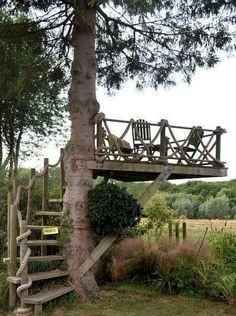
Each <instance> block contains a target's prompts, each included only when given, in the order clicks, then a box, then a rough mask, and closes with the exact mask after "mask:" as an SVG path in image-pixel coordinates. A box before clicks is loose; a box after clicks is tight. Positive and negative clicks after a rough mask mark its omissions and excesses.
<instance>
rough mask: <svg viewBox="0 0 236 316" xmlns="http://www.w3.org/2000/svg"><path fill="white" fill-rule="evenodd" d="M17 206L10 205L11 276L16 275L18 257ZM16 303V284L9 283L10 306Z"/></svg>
mask: <svg viewBox="0 0 236 316" xmlns="http://www.w3.org/2000/svg"><path fill="white" fill-rule="evenodd" d="M16 237H17V206H16V205H14V204H12V205H11V207H10V240H9V243H10V249H9V252H10V262H9V276H15V275H16V270H17V266H16V257H17V245H16ZM15 305H16V285H15V284H13V283H11V282H10V283H9V306H10V307H15Z"/></svg>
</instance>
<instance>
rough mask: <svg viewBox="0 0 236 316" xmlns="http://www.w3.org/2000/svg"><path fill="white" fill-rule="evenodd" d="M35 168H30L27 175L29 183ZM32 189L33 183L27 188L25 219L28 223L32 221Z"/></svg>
mask: <svg viewBox="0 0 236 316" xmlns="http://www.w3.org/2000/svg"><path fill="white" fill-rule="evenodd" d="M35 173H36V171H35V169H33V168H32V169H30V176H29V183H30V182H31V179H32V178H33V177H34V176H35ZM33 190H34V185H33V186H32V188H30V189H29V190H28V200H27V215H26V220H27V223H28V224H30V223H31V222H32V216H33Z"/></svg>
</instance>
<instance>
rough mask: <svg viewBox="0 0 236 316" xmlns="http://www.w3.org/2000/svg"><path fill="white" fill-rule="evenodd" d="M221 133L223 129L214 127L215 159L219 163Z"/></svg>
mask: <svg viewBox="0 0 236 316" xmlns="http://www.w3.org/2000/svg"><path fill="white" fill-rule="evenodd" d="M222 133H223V129H222V128H221V127H220V126H217V127H216V130H215V134H216V159H217V160H219V161H220V158H221V157H220V151H221V135H222Z"/></svg>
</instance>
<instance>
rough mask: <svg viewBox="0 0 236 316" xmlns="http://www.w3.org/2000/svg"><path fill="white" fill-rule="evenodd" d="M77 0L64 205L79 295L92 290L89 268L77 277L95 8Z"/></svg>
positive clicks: (88, 238) (86, 184)
mask: <svg viewBox="0 0 236 316" xmlns="http://www.w3.org/2000/svg"><path fill="white" fill-rule="evenodd" d="M86 3H87V1H85V0H82V1H80V4H79V8H77V10H76V13H75V18H74V29H73V36H72V44H73V47H74V60H73V63H72V70H71V74H72V83H71V87H70V91H69V111H70V119H71V127H72V128H71V138H70V141H69V142H68V144H67V146H66V149H65V156H64V164H65V179H66V192H65V195H64V208H65V209H66V210H68V211H69V214H70V217H71V219H72V221H73V233H72V235H71V241H70V243H69V245H68V247H67V251H66V253H67V260H68V268H69V274H70V278H71V281H72V283H73V284H74V286H75V288H76V289H77V290H78V291H79V292H80V294H82V295H86V294H87V293H88V292H89V291H96V290H97V284H96V281H95V278H94V273H93V271H89V272H88V273H87V274H86V275H85V276H84V277H83V278H80V273H79V267H80V266H81V264H82V262H83V261H84V260H85V258H86V257H87V256H88V255H89V254H90V252H91V251H92V249H93V242H92V235H91V229H90V225H89V223H88V222H87V219H86V216H87V214H88V208H87V199H88V191H89V190H90V189H91V186H92V179H93V174H92V171H91V170H89V169H87V165H86V161H88V160H94V124H93V122H92V119H93V117H94V116H95V114H96V113H97V112H98V110H99V104H98V102H97V100H96V90H95V87H96V59H95V19H96V9H95V8H92V7H88V6H87V4H86Z"/></svg>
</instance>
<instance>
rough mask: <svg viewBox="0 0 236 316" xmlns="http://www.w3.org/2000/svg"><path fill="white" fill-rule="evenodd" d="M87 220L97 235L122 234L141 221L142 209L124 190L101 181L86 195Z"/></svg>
mask: <svg viewBox="0 0 236 316" xmlns="http://www.w3.org/2000/svg"><path fill="white" fill-rule="evenodd" d="M88 208H89V215H88V220H89V222H90V223H91V226H92V229H93V231H94V232H95V233H96V234H97V235H99V236H104V235H106V234H123V233H124V232H125V231H127V230H128V229H130V228H132V227H134V226H135V225H136V224H137V223H138V222H139V221H140V219H141V213H142V207H141V206H140V204H139V203H138V202H137V200H135V199H134V198H133V197H132V195H130V194H129V193H128V192H126V191H125V189H123V188H120V187H118V186H117V185H115V184H113V183H109V182H106V181H103V182H102V183H101V184H99V185H97V186H96V187H95V188H93V189H92V190H91V191H90V192H89V194H88Z"/></svg>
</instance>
